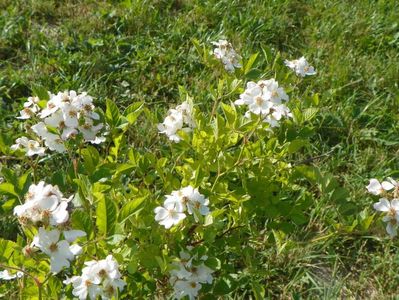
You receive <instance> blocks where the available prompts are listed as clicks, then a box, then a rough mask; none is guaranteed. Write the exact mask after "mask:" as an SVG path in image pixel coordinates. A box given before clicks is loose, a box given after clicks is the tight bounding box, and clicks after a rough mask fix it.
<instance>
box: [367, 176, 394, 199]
mask: <svg viewBox="0 0 399 300" xmlns="http://www.w3.org/2000/svg"><path fill="white" fill-rule="evenodd" d="M387 180H388V181H383V182H382V183H380V182H379V181H378V180H377V179H375V178H372V179H370V182H369V184H368V186H366V188H367V190H368V191H369V193H371V194H373V195H379V194H381V193H383V192H384V191H389V190H392V189H393V188H395V187H396V188H397V187H398V186H399V184H398V182H397V181H395V180H393V179H392V178H391V177H388V178H387Z"/></svg>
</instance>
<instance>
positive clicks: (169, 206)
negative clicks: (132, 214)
mask: <svg viewBox="0 0 399 300" xmlns="http://www.w3.org/2000/svg"><path fill="white" fill-rule="evenodd" d="M154 212H155V214H156V215H155V221H157V222H159V224H160V225H163V226H165V228H166V229H169V228H170V227H172V226H173V225H176V224H178V223H179V222H180V221H181V220H183V219H184V218H186V215H185V214H184V213H183V205H182V204H181V203H180V202H169V203H165V204H164V207H162V206H158V207H156V208H155V209H154Z"/></svg>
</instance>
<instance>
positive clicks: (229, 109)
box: [221, 103, 237, 125]
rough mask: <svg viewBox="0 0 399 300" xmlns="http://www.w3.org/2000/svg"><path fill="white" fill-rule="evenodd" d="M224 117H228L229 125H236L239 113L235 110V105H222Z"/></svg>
mask: <svg viewBox="0 0 399 300" xmlns="http://www.w3.org/2000/svg"><path fill="white" fill-rule="evenodd" d="M221 106H222V109H223V112H224V115H225V116H226V119H227V123H228V124H230V125H232V124H234V122H235V120H236V118H237V113H236V110H235V107H234V106H233V105H228V104H225V103H221Z"/></svg>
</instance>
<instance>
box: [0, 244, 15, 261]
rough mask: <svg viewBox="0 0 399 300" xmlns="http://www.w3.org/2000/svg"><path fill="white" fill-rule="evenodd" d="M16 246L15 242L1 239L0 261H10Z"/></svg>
mask: <svg viewBox="0 0 399 300" xmlns="http://www.w3.org/2000/svg"><path fill="white" fill-rule="evenodd" d="M16 247H17V244H15V243H14V242H12V241H8V240H3V239H0V262H8V260H9V258H10V256H11V255H12V253H13V252H14V249H15V248H16Z"/></svg>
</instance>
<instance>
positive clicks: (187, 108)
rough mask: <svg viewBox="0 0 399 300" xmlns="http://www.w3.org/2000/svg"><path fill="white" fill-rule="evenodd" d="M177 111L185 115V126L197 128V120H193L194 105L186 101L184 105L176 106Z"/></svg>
mask: <svg viewBox="0 0 399 300" xmlns="http://www.w3.org/2000/svg"><path fill="white" fill-rule="evenodd" d="M176 110H177V111H179V112H181V114H182V115H183V122H184V124H186V125H188V126H189V127H190V128H195V127H196V125H195V120H194V118H193V106H192V103H190V102H188V101H184V102H183V103H182V104H180V105H178V106H176Z"/></svg>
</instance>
